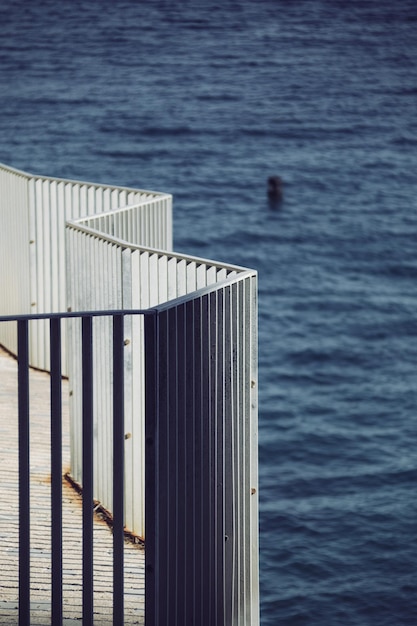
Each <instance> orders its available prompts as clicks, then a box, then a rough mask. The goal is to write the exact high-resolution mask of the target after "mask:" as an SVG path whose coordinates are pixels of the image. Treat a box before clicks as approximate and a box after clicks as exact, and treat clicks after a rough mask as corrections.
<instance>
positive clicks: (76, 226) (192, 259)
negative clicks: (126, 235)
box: [66, 205, 248, 273]
mask: <svg viewBox="0 0 417 626" xmlns="http://www.w3.org/2000/svg"><path fill="white" fill-rule="evenodd" d="M133 206H135V207H136V206H141V205H133ZM111 214H112V213H111V212H110V211H109V212H108V213H107V215H111ZM94 217H95V216H93V219H94ZM88 219H90V218H88V217H85V218H82V220H83V221H84V220H85V221H87V220H88ZM80 221H81V220H77V221H76V220H67V222H66V226H67V228H72V229H73V230H79V231H81V232H84V233H86V234H88V235H93V236H94V237H99V238H100V239H103V240H104V241H108V242H110V243H116V244H119V245H121V246H123V248H129V249H130V250H141V251H143V252H150V253H152V254H158V255H159V256H169V257H171V258H173V259H179V260H184V261H186V262H187V263H197V265H210V266H211V267H215V268H218V269H219V270H227V271H230V272H239V273H240V272H246V271H248V268H247V267H242V266H241V265H230V264H229V263H222V262H221V261H213V260H212V259H205V258H203V257H197V256H190V255H189V254H181V253H180V252H172V251H167V250H163V249H160V248H150V247H148V246H141V245H138V244H133V243H129V242H128V241H125V240H124V239H120V238H119V237H114V236H113V235H108V234H107V233H103V232H101V231H99V230H96V229H95V228H91V226H85V225H84V224H80Z"/></svg>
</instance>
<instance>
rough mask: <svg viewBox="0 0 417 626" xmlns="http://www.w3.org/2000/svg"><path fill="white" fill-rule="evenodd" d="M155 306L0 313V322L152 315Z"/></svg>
mask: <svg viewBox="0 0 417 626" xmlns="http://www.w3.org/2000/svg"><path fill="white" fill-rule="evenodd" d="M155 313H156V309H155V307H152V308H149V309H109V310H101V311H62V312H61V313H24V314H18V315H0V322H18V321H24V320H27V321H32V320H49V319H58V318H59V319H64V318H67V317H80V318H83V317H105V316H107V317H114V316H115V315H123V316H125V315H154V314H155Z"/></svg>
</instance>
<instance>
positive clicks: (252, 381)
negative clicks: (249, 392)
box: [250, 380, 256, 389]
mask: <svg viewBox="0 0 417 626" xmlns="http://www.w3.org/2000/svg"><path fill="white" fill-rule="evenodd" d="M250 386H251V387H252V389H253V388H254V387H256V381H254V380H251V381H250Z"/></svg>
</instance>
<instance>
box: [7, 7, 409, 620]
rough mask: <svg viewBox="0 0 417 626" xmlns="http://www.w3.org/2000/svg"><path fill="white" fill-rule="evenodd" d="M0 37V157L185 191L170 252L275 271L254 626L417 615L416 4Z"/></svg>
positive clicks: (189, 10)
mask: <svg viewBox="0 0 417 626" xmlns="http://www.w3.org/2000/svg"><path fill="white" fill-rule="evenodd" d="M0 33H1V40H0V89H1V93H0V160H1V161H3V162H5V163H8V164H11V165H13V166H15V167H18V168H23V169H25V170H29V171H34V172H36V173H40V174H47V175H51V176H59V177H67V178H68V177H69V178H81V179H87V180H93V181H100V182H105V183H115V184H120V185H134V186H140V187H143V188H150V189H156V190H161V191H168V192H171V193H173V194H174V200H175V203H174V207H175V240H176V246H175V247H176V249H178V250H181V251H187V252H189V253H192V254H198V255H200V256H206V257H209V258H215V259H219V260H224V261H230V262H233V263H239V264H244V265H247V266H249V267H255V268H257V269H258V270H259V280H260V320H259V326H260V415H259V419H260V488H261V490H260V541H261V554H260V565H261V609H262V625H263V626H274V625H276V624H282V625H284V626H287V625H288V626H292V625H309V626H310V625H319V626H327V625H331V626H336V625H341V626H350V625H352V626H353V625H355V626H368V625H369V626H370V625H375V626H385V625H386V626H399V625H406V624H412V625H415V624H417V581H416V573H417V505H416V496H415V489H416V483H417V452H416V444H417V418H416V407H417V380H416V379H417V372H416V367H417V321H416V311H417V290H416V288H417V255H416V243H417V5H416V3H415V1H414V0H401V1H397V2H394V1H393V0H392V1H388V0H381V1H379V2H377V1H374V0H351V1H350V2H338V1H330V0H316V1H311V0H304V1H303V0H300V1H294V2H290V1H289V0H287V1H286V0H277V1H275V2H274V1H272V0H260V1H258V2H255V1H250V0H236V1H230V2H221V3H220V2H215V1H214V0H207V1H204V2H203V1H201V2H191V1H187V0H184V1H183V2H181V3H180V2H178V3H172V2H168V1H166V2H164V1H163V0H155V1H151V0H149V1H146V0H145V1H143V2H133V1H131V2H128V1H127V0H111V1H110V0H104V1H101V2H99V1H96V2H94V1H91V0H89V1H88V0H87V1H85V2H82V1H81V0H72V1H69V0H68V1H63V2H55V1H54V2H53V1H52V0H43V1H42V0H38V1H36V2H31V3H29V2H23V1H22V0H16V1H13V0H11V1H10V2H7V3H6V2H2V3H1V8H0ZM271 174H272V175H280V176H281V177H282V178H283V179H284V181H285V192H284V201H283V203H282V205H281V206H280V207H271V206H269V205H268V202H267V200H266V179H267V177H268V176H269V175H271Z"/></svg>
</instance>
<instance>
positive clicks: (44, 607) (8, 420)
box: [0, 348, 145, 626]
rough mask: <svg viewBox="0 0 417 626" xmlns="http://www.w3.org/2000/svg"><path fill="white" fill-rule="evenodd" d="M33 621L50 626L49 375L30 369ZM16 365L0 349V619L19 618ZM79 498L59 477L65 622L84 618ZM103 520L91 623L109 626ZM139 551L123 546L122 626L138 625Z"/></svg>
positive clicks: (97, 525) (108, 541)
mask: <svg viewBox="0 0 417 626" xmlns="http://www.w3.org/2000/svg"><path fill="white" fill-rule="evenodd" d="M63 386H64V389H63V404H64V406H63V409H64V417H63V420H64V427H63V430H64V437H63V459H64V472H65V471H66V470H67V469H68V468H69V436H68V405H67V402H66V398H67V396H68V394H67V393H66V391H67V384H66V381H64V382H63ZM30 403H31V418H30V428H31V435H30V436H31V537H30V550H31V624H33V625H37V626H41V625H45V626H49V625H50V623H51V610H50V589H51V563H50V553H51V547H50V518H51V516H50V474H49V464H50V460H49V459H50V456H49V454H50V453H49V419H50V418H49V375H48V374H45V373H43V372H38V371H33V370H31V372H30ZM17 441H18V438H17V364H16V361H15V359H13V358H12V357H11V356H9V355H8V354H7V353H5V352H4V351H3V350H2V349H1V348H0V498H1V506H0V624H7V625H8V626H12V625H14V624H17V623H18V611H17V607H18V601H17V599H18V541H19V535H18V491H17V483H18V455H17ZM81 520H82V509H81V498H80V496H79V495H78V494H77V493H76V492H75V491H74V489H73V488H72V487H71V486H70V485H69V484H68V483H67V481H65V480H64V481H63V593H64V624H65V625H66V626H69V625H72V624H80V623H81V616H82V583H81V572H82V555H81V546H82V531H81V528H82V524H81ZM112 542H113V537H112V534H111V531H110V530H109V528H108V526H107V524H106V523H105V522H104V521H103V520H100V519H99V517H97V516H95V521H94V581H95V582H94V585H95V588H94V624H95V626H110V625H111V624H112V576H113V573H112V554H113V552H112V545H113V543H112ZM144 580H145V553H144V550H143V548H142V547H141V546H137V545H134V544H132V543H126V544H125V624H144V599H145V595H144V590H145V583H144Z"/></svg>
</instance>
